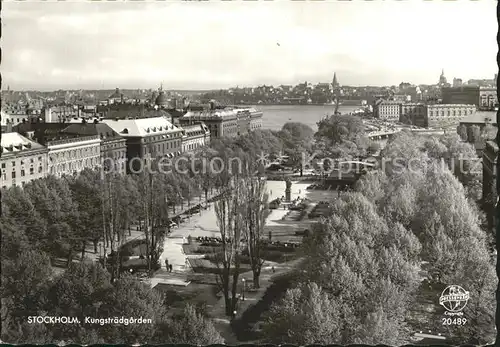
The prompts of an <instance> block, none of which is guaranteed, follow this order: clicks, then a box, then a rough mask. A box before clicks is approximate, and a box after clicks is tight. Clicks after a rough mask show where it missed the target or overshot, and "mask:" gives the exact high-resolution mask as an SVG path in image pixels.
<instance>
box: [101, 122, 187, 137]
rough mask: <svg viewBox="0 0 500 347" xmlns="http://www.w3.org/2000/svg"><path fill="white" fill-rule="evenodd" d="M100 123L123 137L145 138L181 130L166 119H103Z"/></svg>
mask: <svg viewBox="0 0 500 347" xmlns="http://www.w3.org/2000/svg"><path fill="white" fill-rule="evenodd" d="M102 122H103V123H104V124H107V125H109V127H110V128H111V129H113V130H114V131H115V132H117V133H118V134H119V135H120V136H123V137H145V136H150V135H161V134H168V133H172V132H176V131H181V129H179V128H177V127H176V126H174V125H173V124H172V123H170V122H169V121H168V119H167V118H166V117H154V118H138V119H118V120H115V119H104V120H103V121H102Z"/></svg>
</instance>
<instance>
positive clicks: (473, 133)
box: [467, 125, 481, 144]
mask: <svg viewBox="0 0 500 347" xmlns="http://www.w3.org/2000/svg"><path fill="white" fill-rule="evenodd" d="M467 130H468V132H467V139H468V140H469V142H470V143H473V144H475V143H477V142H479V140H480V139H481V129H480V128H479V126H477V125H472V126H470V127H468V128H467Z"/></svg>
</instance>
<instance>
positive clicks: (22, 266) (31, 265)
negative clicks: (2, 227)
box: [1, 231, 52, 342]
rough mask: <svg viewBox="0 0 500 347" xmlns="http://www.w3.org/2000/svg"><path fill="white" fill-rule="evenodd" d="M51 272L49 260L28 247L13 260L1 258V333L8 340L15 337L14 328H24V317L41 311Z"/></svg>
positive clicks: (16, 329)
mask: <svg viewBox="0 0 500 347" xmlns="http://www.w3.org/2000/svg"><path fill="white" fill-rule="evenodd" d="M2 234H3V231H2ZM2 247H3V242H2ZM2 256H4V255H3V253H2ZM51 275H52V270H51V267H50V259H49V257H48V256H47V255H45V254H43V253H41V252H39V251H33V250H27V251H25V252H22V253H20V254H19V255H18V256H17V257H16V258H15V259H9V260H7V259H2V274H1V276H2V285H1V292H2V335H3V336H5V337H6V338H7V340H9V339H10V338H13V339H15V335H16V331H20V330H24V329H27V327H25V325H26V323H27V321H26V317H28V316H36V315H38V314H39V313H40V310H41V309H42V308H43V304H44V295H45V292H46V290H47V287H46V286H47V279H48V278H49V277H50V276H51ZM12 333H13V334H14V335H13V336H11V334H12ZM33 333H35V331H34V332H33ZM9 336H10V337H9ZM37 336H40V335H38V334H37ZM2 339H4V337H2ZM24 342H27V341H26V340H25V341H24Z"/></svg>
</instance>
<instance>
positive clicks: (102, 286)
mask: <svg viewBox="0 0 500 347" xmlns="http://www.w3.org/2000/svg"><path fill="white" fill-rule="evenodd" d="M112 290H113V288H112V286H111V282H110V274H109V273H108V272H107V271H106V270H104V269H103V268H102V267H100V266H99V265H97V264H86V263H73V264H71V266H70V267H69V268H68V269H67V270H66V271H65V272H64V274H63V275H62V276H60V277H59V278H57V279H56V280H55V281H54V283H53V285H52V286H51V288H50V290H49V291H48V298H47V300H48V303H47V306H46V309H47V311H48V314H49V315H53V316H68V317H78V318H79V319H80V322H84V320H85V317H95V318H100V317H106V314H105V312H103V311H101V310H99V307H100V306H101V305H104V304H106V303H108V302H109V296H110V295H111V292H112ZM85 328H86V329H89V330H91V329H92V328H90V327H85ZM96 328H97V327H96ZM98 329H101V327H100V326H99V328H98ZM50 330H51V332H52V334H53V336H54V339H56V340H64V341H73V342H75V343H81V341H78V338H79V337H80V336H82V335H85V334H84V332H82V331H81V329H80V327H79V326H78V325H75V324H61V325H59V324H56V325H53V326H51V328H50Z"/></svg>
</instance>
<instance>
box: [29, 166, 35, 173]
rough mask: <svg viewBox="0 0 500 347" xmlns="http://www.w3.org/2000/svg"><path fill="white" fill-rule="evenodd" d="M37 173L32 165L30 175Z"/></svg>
mask: <svg viewBox="0 0 500 347" xmlns="http://www.w3.org/2000/svg"><path fill="white" fill-rule="evenodd" d="M34 173H35V169H34V168H33V167H30V175H33V174H34Z"/></svg>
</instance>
